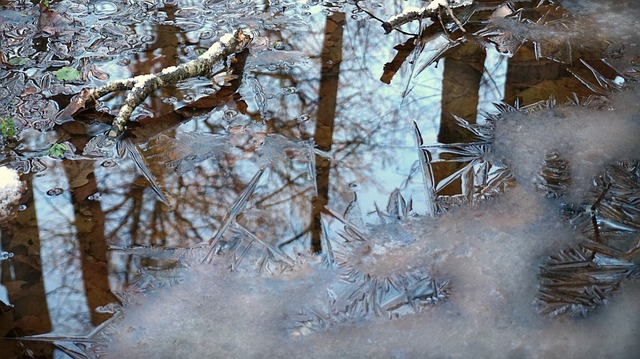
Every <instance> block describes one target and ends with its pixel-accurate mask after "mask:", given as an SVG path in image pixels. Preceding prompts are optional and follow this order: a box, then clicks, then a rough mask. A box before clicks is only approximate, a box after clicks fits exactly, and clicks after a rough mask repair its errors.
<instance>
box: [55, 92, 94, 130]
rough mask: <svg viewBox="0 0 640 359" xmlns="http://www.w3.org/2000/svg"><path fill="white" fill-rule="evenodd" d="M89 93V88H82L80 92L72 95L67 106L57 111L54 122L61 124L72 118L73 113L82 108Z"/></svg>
mask: <svg viewBox="0 0 640 359" xmlns="http://www.w3.org/2000/svg"><path fill="white" fill-rule="evenodd" d="M90 94H91V90H89V89H86V88H85V89H82V91H80V93H78V94H76V95H75V96H73V97H72V98H71V101H70V102H69V104H68V105H67V107H65V108H64V109H62V111H60V112H58V114H57V115H56V118H55V122H56V123H57V124H61V123H64V122H67V121H71V120H73V115H75V114H76V113H77V112H78V111H79V110H82V109H84V106H85V103H86V102H87V100H88V99H89V97H90Z"/></svg>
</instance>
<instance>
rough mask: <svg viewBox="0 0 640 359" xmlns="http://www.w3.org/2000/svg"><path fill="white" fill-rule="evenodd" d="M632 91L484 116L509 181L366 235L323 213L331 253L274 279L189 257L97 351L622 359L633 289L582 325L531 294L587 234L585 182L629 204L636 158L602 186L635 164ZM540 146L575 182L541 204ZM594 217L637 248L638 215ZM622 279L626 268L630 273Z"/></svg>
mask: <svg viewBox="0 0 640 359" xmlns="http://www.w3.org/2000/svg"><path fill="white" fill-rule="evenodd" d="M635 98H637V94H635V93H634V92H633V90H631V91H630V92H627V93H621V94H618V95H616V96H614V97H613V100H612V101H611V102H604V103H600V104H599V105H598V108H590V107H575V106H561V107H553V106H552V107H551V108H548V106H546V105H541V106H540V107H539V108H537V109H535V111H533V110H532V108H529V109H528V110H531V111H532V112H531V113H527V111H526V110H522V111H512V112H507V113H506V114H504V115H503V116H499V117H498V118H496V119H494V122H493V123H490V124H489V125H492V124H493V125H495V141H494V143H493V144H492V149H493V150H492V151H491V152H490V154H489V155H488V157H489V160H491V161H496V162H501V163H502V164H504V165H506V166H508V167H509V168H510V169H511V171H512V173H513V177H514V178H515V179H516V183H517V184H516V185H515V186H512V188H510V189H508V190H507V191H506V192H505V193H503V194H500V195H498V196H496V197H494V198H492V199H490V200H484V201H478V202H475V203H474V204H470V205H469V204H467V205H462V206H460V207H453V208H451V209H450V210H449V211H447V212H446V213H444V214H442V215H438V216H436V217H434V218H432V217H424V216H417V215H411V214H409V215H404V214H403V215H398V216H397V217H399V218H401V220H400V221H398V220H396V221H387V223H386V224H381V225H378V226H368V227H367V228H366V229H365V228H362V227H360V226H359V225H358V224H357V221H355V222H354V221H351V222H348V224H347V225H344V223H342V222H341V221H338V220H336V218H332V219H329V220H328V221H327V222H328V223H329V222H330V223H331V228H332V231H330V235H329V238H328V239H327V241H328V242H326V243H325V248H326V247H328V246H327V245H326V244H328V245H329V246H330V247H331V248H332V251H331V255H328V256H326V255H325V256H323V257H322V258H321V257H316V256H302V257H300V258H288V259H287V262H289V264H291V263H292V262H295V263H294V265H293V267H292V268H291V266H290V265H289V264H283V263H280V265H281V266H280V267H278V268H285V269H284V271H283V272H282V273H281V274H277V273H276V274H274V275H269V274H265V273H263V274H261V275H258V274H257V273H256V272H255V271H254V270H253V269H251V267H252V266H251V265H250V263H249V261H245V262H244V264H243V265H242V266H240V267H239V268H238V269H237V270H236V271H235V272H231V273H230V272H229V270H228V265H229V263H231V262H232V261H233V260H234V257H233V256H234V255H235V256H237V255H238V253H237V252H234V253H233V254H230V255H226V256H225V255H221V256H218V257H215V258H214V260H213V263H211V264H199V263H198V261H197V260H187V261H186V262H187V263H186V264H188V265H189V269H177V270H174V271H173V272H171V275H172V276H175V275H177V276H178V277H179V278H181V279H180V280H181V281H183V282H182V283H181V284H179V285H176V286H173V287H170V288H162V289H158V290H156V291H155V292H152V293H147V294H145V296H144V298H143V297H141V296H140V294H136V293H135V290H134V291H131V292H127V293H125V298H128V300H129V301H131V302H133V303H137V302H140V304H129V305H128V306H126V307H125V309H124V311H125V318H124V319H123V320H121V321H119V322H117V323H116V324H115V325H114V326H112V327H111V328H110V329H109V330H108V333H107V336H108V337H109V338H110V339H111V340H112V342H111V343H110V346H109V348H108V349H106V350H105V351H106V352H108V353H110V354H109V355H108V356H109V357H114V358H116V357H123V356H126V354H127V353H136V355H138V356H141V357H142V356H149V357H154V358H160V357H184V358H187V357H190V358H199V357H225V358H229V357H235V358H265V357H301V358H302V357H313V358H329V357H332V358H335V357H345V358H361V357H375V358H414V357H425V356H427V357H430V358H469V357H475V358H539V357H545V358H579V357H616V358H632V357H634V355H635V354H636V353H638V352H640V342H638V341H637V333H638V332H639V331H640V320H638V318H640V304H639V303H640V300H639V298H640V285H639V284H638V283H637V282H633V281H631V280H621V283H622V285H621V287H622V288H621V289H619V290H617V291H615V292H614V293H613V294H612V295H609V294H608V295H606V297H605V302H607V305H605V306H599V307H598V308H596V309H595V310H594V311H593V312H592V313H590V314H589V315H588V317H587V318H586V319H584V318H572V317H569V316H560V317H556V318H552V317H549V316H543V315H540V314H538V310H539V309H540V303H535V299H536V297H538V295H539V294H538V288H539V285H540V279H539V278H538V276H539V274H540V267H539V266H540V265H541V263H543V262H544V261H545V258H547V257H548V256H550V255H553V254H556V253H558V252H559V251H560V250H563V249H567V248H569V247H574V248H575V247H576V246H577V244H578V243H582V242H583V241H584V240H585V239H586V237H585V235H584V234H582V233H583V232H584V233H587V232H589V231H588V230H585V228H589V224H590V221H588V220H587V221H583V225H582V227H581V226H580V225H577V224H576V223H575V221H574V222H572V223H573V224H574V226H572V224H571V223H570V222H569V220H568V218H570V217H571V214H569V215H567V213H564V214H563V212H562V210H561V209H562V208H565V209H566V208H567V206H563V203H573V206H574V208H579V207H580V206H581V205H583V206H586V207H588V206H590V205H591V204H593V202H594V201H596V197H598V191H599V189H598V188H600V187H597V186H594V184H596V185H597V184H598V183H599V181H600V182H601V181H602V180H601V179H600V180H598V178H605V179H607V178H608V181H610V182H611V183H613V184H611V186H610V187H611V191H612V193H613V194H607V195H605V196H604V197H603V199H601V201H602V203H601V206H603V208H614V207H615V203H618V202H619V203H627V204H628V203H636V205H637V198H638V194H639V193H640V185H639V183H638V168H637V164H636V167H633V166H632V165H630V166H631V167H629V168H631V169H630V171H631V172H629V173H628V177H624V178H623V177H616V176H615V175H610V176H609V175H608V176H609V177H607V176H604V177H603V176H601V177H597V176H598V175H599V174H600V175H602V174H603V173H604V172H603V171H604V170H605V169H606V168H609V171H613V170H611V168H612V167H607V165H611V164H612V163H614V162H615V161H617V160H628V161H630V160H633V159H634V158H638V143H637V138H638V135H639V133H638V128H639V126H638V121H639V120H638V112H639V111H638V107H637V103H636V102H635V101H634V99H635ZM550 150H556V151H557V152H558V153H560V154H562V155H563V157H564V158H565V159H566V161H567V163H568V164H569V166H568V168H569V170H568V171H569V172H570V177H571V181H569V182H568V184H567V186H568V187H567V191H566V193H567V194H566V195H565V196H563V197H559V198H547V197H553V196H545V193H541V192H540V191H539V190H538V189H537V188H536V184H535V183H534V181H533V179H534V178H536V174H538V173H540V171H541V169H540V168H541V166H542V164H543V162H544V160H545V156H547V153H548V151H550ZM629 163H631V164H633V163H635V162H627V164H629ZM634 168H635V169H634ZM607 173H609V174H611V173H612V172H607ZM594 178H596V180H594ZM616 181H618V182H616ZM623 182H624V183H623ZM600 184H602V183H600ZM620 186H623V187H624V186H626V187H624V188H625V190H624V191H626V192H624V193H623V194H622V195H621V194H620V193H622V192H620V191H622V190H621V189H620V188H622V187H620ZM616 191H617V192H616ZM616 193H617V194H616ZM616 196H618V197H616ZM625 196H626V198H627V199H628V200H629V201H630V202H629V201H627V202H625V199H624V198H622V197H625ZM621 198H622V199H621ZM616 201H618V202H616ZM362 210H363V211H364V210H365V209H362ZM366 210H371V209H366ZM602 211H603V213H602V215H601V217H598V219H599V221H601V222H603V225H602V229H601V235H602V236H603V238H604V240H605V243H608V242H607V241H612V242H613V241H618V242H620V241H622V242H624V243H625V244H624V245H623V246H622V247H624V248H621V249H620V250H623V251H624V250H626V249H628V248H630V247H633V246H634V245H636V244H637V238H638V236H637V228H638V227H639V226H640V223H639V222H638V216H637V208H627V209H626V210H623V211H622V212H624V213H625V215H620V216H622V217H615V214H611V213H609V212H606V211H604V209H603V210H602ZM605 212H606V213H605ZM350 214H351V213H347V214H345V217H351V216H350ZM607 216H608V217H607ZM612 216H613V217H612ZM625 216H626V217H625ZM336 217H340V219H342V221H345V220H344V219H343V218H341V216H340V215H336ZM623 217H624V218H623ZM327 218H329V217H327ZM620 218H623V219H620ZM396 219H397V218H396ZM574 219H575V218H574ZM616 221H622V222H625V223H627V227H626V228H623V229H620V228H621V227H620V226H615V223H617V222H616ZM393 222H395V223H393ZM584 223H586V225H585V224H584ZM612 223H613V224H614V225H612ZM607 225H608V227H607ZM585 226H586V227H585ZM574 227H576V228H574ZM630 243H631V244H630ZM260 248H264V247H260V246H259V245H257V244H256V246H255V247H253V249H248V250H247V252H246V253H249V254H247V258H251V257H252V255H255V253H256V252H257V253H262V254H259V255H258V257H259V256H260V255H265V253H267V254H266V256H271V260H274V261H275V262H276V263H277V262H278V260H277V259H278V258H276V257H274V256H273V252H269V251H268V250H266V249H264V250H263V249H260ZM246 253H245V254H246ZM252 253H253V254H252ZM243 255H244V254H243ZM186 257H191V258H198V256H197V255H194V256H186ZM280 259H282V258H280ZM230 261H231V262H230ZM276 272H278V270H276ZM625 273H626V274H625V275H630V276H633V275H636V274H637V265H635V272H633V270H630V271H629V272H625ZM634 273H635V274H634ZM159 278H160V279H159V280H160V281H162V280H164V279H162V278H163V277H162V276H160V277H159ZM556 304H557V303H556ZM585 306H586V305H585ZM574 308H575V306H574ZM587 309H593V308H587ZM569 311H570V310H569ZM587 311H588V310H587ZM578 312H580V311H579V310H578Z"/></svg>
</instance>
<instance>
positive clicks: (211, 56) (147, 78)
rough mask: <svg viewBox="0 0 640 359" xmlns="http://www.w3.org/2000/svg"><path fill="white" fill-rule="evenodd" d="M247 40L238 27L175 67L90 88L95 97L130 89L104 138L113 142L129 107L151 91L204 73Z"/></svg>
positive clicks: (124, 121)
mask: <svg viewBox="0 0 640 359" xmlns="http://www.w3.org/2000/svg"><path fill="white" fill-rule="evenodd" d="M251 40H252V38H251V35H250V34H249V33H248V32H245V31H242V30H238V31H237V32H236V33H231V34H226V35H223V36H222V37H220V39H219V40H218V41H217V42H216V43H214V44H213V45H211V47H209V49H208V50H207V51H206V52H205V53H204V54H202V55H200V56H199V57H198V58H197V59H195V60H192V61H189V62H187V63H184V64H182V65H179V66H171V67H168V68H166V69H164V70H162V71H161V72H160V73H157V74H150V75H140V76H136V77H133V78H130V79H123V80H116V81H113V82H110V83H108V84H105V85H103V86H100V87H98V88H96V89H93V90H90V91H89V93H88V97H89V98H92V99H98V98H100V97H102V96H104V95H106V94H108V93H111V92H114V91H124V90H129V91H130V92H129V93H128V94H127V96H126V98H125V101H124V104H123V105H122V107H121V108H120V111H119V112H118V115H117V116H116V118H114V119H113V122H112V124H111V129H110V130H109V132H108V134H107V140H108V141H109V142H113V141H115V139H117V138H118V137H120V135H122V133H123V132H124V129H125V125H126V124H127V121H128V120H129V118H130V117H131V113H132V112H133V110H134V109H135V108H136V107H137V106H138V105H140V104H141V103H142V102H143V101H144V100H145V99H146V98H147V96H149V94H151V93H152V92H153V91H155V90H157V89H158V88H161V87H164V86H167V85H172V84H175V83H177V82H179V81H182V80H184V79H187V78H191V77H197V76H203V75H208V74H209V71H210V70H211V68H212V67H213V65H215V64H216V63H217V62H218V61H220V60H222V59H224V58H226V57H228V56H230V55H232V54H235V53H237V52H240V51H242V50H244V49H245V48H246V47H247V45H248V44H249V43H250V42H251Z"/></svg>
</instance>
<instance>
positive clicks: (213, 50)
mask: <svg viewBox="0 0 640 359" xmlns="http://www.w3.org/2000/svg"><path fill="white" fill-rule="evenodd" d="M234 36H235V34H226V35H223V36H222V37H220V40H218V42H216V43H215V44H213V45H211V47H210V48H209V50H207V52H205V53H204V54H202V55H200V58H210V57H217V56H219V55H220V54H221V53H222V46H221V45H224V46H229V43H230V42H231V40H233V37H234Z"/></svg>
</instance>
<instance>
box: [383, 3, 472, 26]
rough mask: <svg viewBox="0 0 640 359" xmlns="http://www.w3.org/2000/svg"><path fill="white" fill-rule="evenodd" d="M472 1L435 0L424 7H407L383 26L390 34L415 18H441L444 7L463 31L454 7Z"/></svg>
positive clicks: (465, 4)
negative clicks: (454, 12) (441, 10)
mask: <svg viewBox="0 0 640 359" xmlns="http://www.w3.org/2000/svg"><path fill="white" fill-rule="evenodd" d="M472 3H473V0H433V1H431V2H430V3H429V5H427V6H425V7H422V8H417V7H409V8H406V9H405V10H404V11H403V12H402V13H401V14H398V15H395V16H392V17H390V18H389V20H387V21H385V22H383V23H382V28H383V29H384V31H385V32H386V33H387V34H388V33H390V32H391V31H392V30H394V29H396V28H398V27H399V26H402V25H404V24H406V23H409V22H411V21H414V20H419V19H423V18H425V17H432V16H437V17H438V18H440V9H441V8H444V9H445V10H446V11H447V14H448V15H449V16H450V17H451V18H452V19H453V21H454V22H455V23H456V25H458V27H459V28H460V30H462V32H466V30H465V29H464V27H463V26H462V23H461V22H460V20H458V18H457V17H456V16H455V15H454V14H453V10H452V9H453V8H457V7H462V6H468V5H471V4H472ZM440 22H442V19H440Z"/></svg>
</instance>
